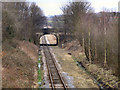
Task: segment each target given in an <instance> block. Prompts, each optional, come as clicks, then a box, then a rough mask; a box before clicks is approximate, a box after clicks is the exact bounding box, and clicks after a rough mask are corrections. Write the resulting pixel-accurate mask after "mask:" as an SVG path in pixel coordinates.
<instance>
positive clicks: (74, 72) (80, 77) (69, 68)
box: [48, 36, 98, 88]
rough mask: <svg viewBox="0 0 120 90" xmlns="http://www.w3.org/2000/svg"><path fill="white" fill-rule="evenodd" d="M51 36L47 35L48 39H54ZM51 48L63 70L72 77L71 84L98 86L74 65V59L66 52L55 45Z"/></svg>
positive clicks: (82, 86) (87, 86) (83, 86)
mask: <svg viewBox="0 0 120 90" xmlns="http://www.w3.org/2000/svg"><path fill="white" fill-rule="evenodd" d="M51 38H52V36H51ZM51 38H50V36H49V38H48V40H49V41H50V42H52V41H54V39H51ZM52 50H53V53H54V54H55V56H56V58H57V60H58V63H59V64H60V65H61V67H62V70H63V72H66V73H68V75H69V76H72V77H73V79H74V80H73V84H74V86H75V87H76V88H98V86H97V85H96V84H95V83H94V82H93V80H92V79H91V78H90V76H88V75H87V74H86V73H85V72H83V71H82V70H81V69H80V68H79V67H78V66H77V65H76V63H75V61H74V60H73V59H72V57H71V55H69V54H68V52H66V51H65V50H64V49H61V48H59V47H57V46H55V47H52Z"/></svg>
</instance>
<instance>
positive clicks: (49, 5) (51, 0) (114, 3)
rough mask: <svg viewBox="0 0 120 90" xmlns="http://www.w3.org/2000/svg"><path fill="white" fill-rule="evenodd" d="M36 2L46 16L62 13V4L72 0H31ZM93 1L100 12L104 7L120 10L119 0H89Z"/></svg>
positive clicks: (92, 4) (93, 5) (93, 4)
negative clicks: (119, 7)
mask: <svg viewBox="0 0 120 90" xmlns="http://www.w3.org/2000/svg"><path fill="white" fill-rule="evenodd" d="M29 1H33V2H36V4H37V5H38V6H39V7H40V8H41V9H42V10H43V11H44V14H45V15H46V16H49V15H59V14H62V10H61V9H60V8H61V7H62V6H64V5H65V4H67V3H68V2H69V1H72V0H29ZM76 1H78V0H76ZM87 1H88V2H91V6H92V7H93V8H94V10H95V12H100V11H101V10H103V8H107V9H109V10H113V11H118V2H119V0H87Z"/></svg>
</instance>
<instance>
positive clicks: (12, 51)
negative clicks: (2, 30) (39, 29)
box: [2, 40, 37, 88]
mask: <svg viewBox="0 0 120 90" xmlns="http://www.w3.org/2000/svg"><path fill="white" fill-rule="evenodd" d="M20 43H22V42H20V41H19V43H18V41H16V40H11V41H6V42H4V43H3V51H4V52H5V53H6V56H4V57H3V58H2V67H3V70H2V73H3V76H2V86H3V88H30V87H33V86H35V82H36V78H35V75H34V74H35V71H36V70H37V63H36V61H37V60H36V59H34V60H33V59H32V58H31V57H30V55H29V54H27V53H25V51H22V50H21V48H20ZM31 46H32V45H29V46H28V47H27V48H26V49H29V48H31ZM23 47H24V46H23ZM30 52H31V51H30ZM34 57H36V56H34Z"/></svg>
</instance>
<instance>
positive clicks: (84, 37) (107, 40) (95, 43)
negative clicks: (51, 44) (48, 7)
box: [54, 1, 119, 75]
mask: <svg viewBox="0 0 120 90" xmlns="http://www.w3.org/2000/svg"><path fill="white" fill-rule="evenodd" d="M62 11H63V15H62V17H63V18H62V20H63V22H64V24H63V28H62V31H63V32H64V39H62V40H63V41H64V42H66V41H68V40H69V39H70V37H68V34H70V35H71V37H72V38H71V39H70V40H76V39H77V40H78V41H79V43H80V44H81V46H82V47H83V51H84V52H85V55H86V57H87V60H88V61H89V62H90V63H91V64H92V63H95V64H99V65H101V66H102V67H104V68H110V69H112V71H113V73H114V74H115V75H118V15H119V13H117V12H112V11H109V10H106V9H104V10H103V11H101V12H99V13H95V12H94V10H93V9H92V8H91V5H90V3H89V2H83V1H82V2H70V3H69V4H67V5H66V6H64V7H63V8H62ZM54 19H55V18H54ZM56 21H58V20H56ZM57 23H58V22H57Z"/></svg>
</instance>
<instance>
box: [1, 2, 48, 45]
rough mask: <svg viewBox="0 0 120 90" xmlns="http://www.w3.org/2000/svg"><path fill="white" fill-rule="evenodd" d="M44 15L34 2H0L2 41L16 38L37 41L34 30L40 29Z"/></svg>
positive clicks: (44, 18)
mask: <svg viewBox="0 0 120 90" xmlns="http://www.w3.org/2000/svg"><path fill="white" fill-rule="evenodd" d="M45 22H46V17H45V16H44V13H43V11H42V10H41V9H40V7H38V6H37V5H36V3H27V2H4V3H2V30H3V31H2V37H3V41H5V40H8V39H12V38H17V39H20V40H29V41H31V42H34V43H37V39H36V34H35V33H36V32H37V31H40V30H41V28H42V26H43V25H44V23H45Z"/></svg>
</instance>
